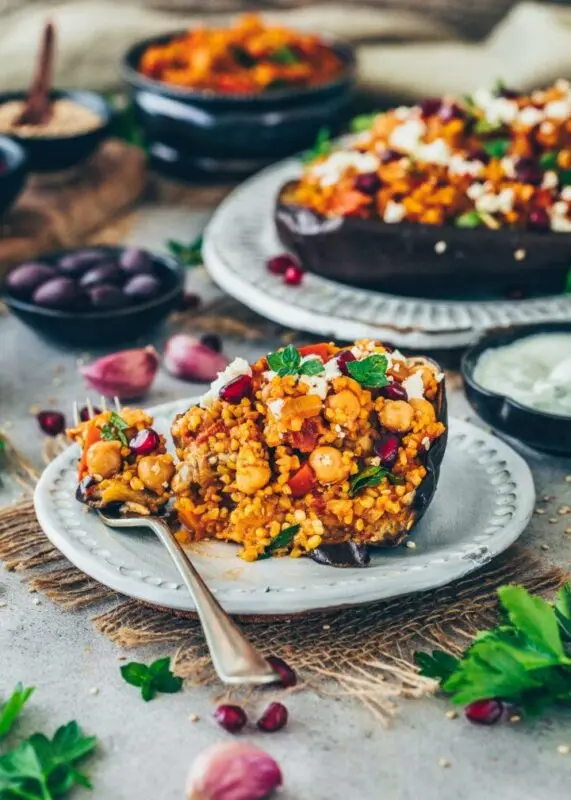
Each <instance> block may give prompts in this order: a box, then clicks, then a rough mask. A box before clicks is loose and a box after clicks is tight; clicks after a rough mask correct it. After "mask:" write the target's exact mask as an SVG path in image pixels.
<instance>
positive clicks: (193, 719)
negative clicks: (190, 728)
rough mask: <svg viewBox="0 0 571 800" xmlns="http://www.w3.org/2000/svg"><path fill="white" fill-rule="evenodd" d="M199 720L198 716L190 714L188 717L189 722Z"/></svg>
mask: <svg viewBox="0 0 571 800" xmlns="http://www.w3.org/2000/svg"><path fill="white" fill-rule="evenodd" d="M199 719H200V717H199V716H198V714H191V715H190V717H189V720H190V721H191V722H198V720H199Z"/></svg>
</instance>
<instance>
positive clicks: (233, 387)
mask: <svg viewBox="0 0 571 800" xmlns="http://www.w3.org/2000/svg"><path fill="white" fill-rule="evenodd" d="M251 393H252V378H251V377H250V376H249V375H238V377H237V378H234V379H233V380H231V381H230V382H229V383H227V384H226V386H223V387H222V389H220V399H221V400H225V401H226V402H227V403H233V404H234V405H236V404H238V403H239V402H240V401H241V400H243V399H244V397H249V396H250V395H251Z"/></svg>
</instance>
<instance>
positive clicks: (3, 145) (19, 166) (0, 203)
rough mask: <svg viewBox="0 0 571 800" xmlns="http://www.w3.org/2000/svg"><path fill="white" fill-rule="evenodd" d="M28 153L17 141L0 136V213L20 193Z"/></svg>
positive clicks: (8, 206)
mask: <svg viewBox="0 0 571 800" xmlns="http://www.w3.org/2000/svg"><path fill="white" fill-rule="evenodd" d="M27 166H28V165H27V161H26V153H25V151H24V149H23V148H22V147H20V145H19V144H18V143H17V142H13V141H12V140H11V139H9V138H8V137H7V136H0V214H3V213H4V211H7V210H8V208H10V206H11V205H12V203H13V202H14V200H15V199H16V197H17V196H18V195H19V194H20V192H21V190H22V187H23V185H24V181H25V180H26V172H27Z"/></svg>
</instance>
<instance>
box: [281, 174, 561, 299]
mask: <svg viewBox="0 0 571 800" xmlns="http://www.w3.org/2000/svg"><path fill="white" fill-rule="evenodd" d="M293 186H294V184H293V183H288V184H286V185H285V186H284V187H282V189H281V191H280V193H279V195H278V199H277V202H276V207H275V223H276V227H277V231H278V235H279V238H280V240H281V241H282V243H283V244H284V246H285V247H286V248H287V249H288V250H290V251H291V252H293V253H294V254H295V255H296V256H297V257H298V258H299V260H300V262H301V263H302V264H303V267H304V269H306V270H307V271H308V272H314V273H315V274H317V275H321V276H323V277H324V278H329V279H330V280H334V281H338V282H340V283H346V284H349V285H351V286H360V287H363V288H370V289H377V290H380V291H385V292H390V293H393V292H394V293H396V294H405V295H407V296H409V297H410V296H419V297H420V296H422V297H439V296H440V297H446V296H450V295H454V294H462V293H466V292H477V293H482V292H484V293H490V292H492V293H494V294H499V295H500V296H501V295H506V296H509V295H510V294H512V293H514V292H523V293H524V294H531V293H534V294H535V293H545V294H547V293H555V294H559V293H560V292H562V291H563V287H564V286H565V280H566V275H567V271H568V268H569V264H570V263H571V234H569V233H554V232H547V233H537V232H533V231H525V230H514V229H500V230H490V229H489V228H483V227H480V228H457V227H454V226H453V225H444V226H438V225H421V224H415V223H410V222H401V223H397V224H393V225H390V224H388V223H386V222H382V221H381V220H374V219H373V220H369V219H359V218H357V217H323V216H321V215H319V214H316V213H315V212H314V211H311V209H308V208H305V207H302V206H298V205H294V204H292V203H290V202H287V201H286V200H285V199H284V198H286V197H287V196H288V195H290V194H291V190H292V187H293Z"/></svg>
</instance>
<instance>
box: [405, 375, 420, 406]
mask: <svg viewBox="0 0 571 800" xmlns="http://www.w3.org/2000/svg"><path fill="white" fill-rule="evenodd" d="M402 387H403V389H405V390H406V393H407V394H408V399H409V400H412V399H413V398H415V397H416V398H422V397H424V383H423V382H422V375H421V374H420V372H413V373H412V375H409V376H408V378H407V379H406V380H404V381H403V382H402Z"/></svg>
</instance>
